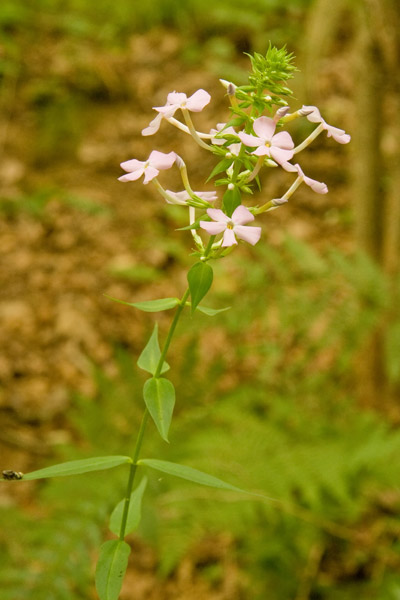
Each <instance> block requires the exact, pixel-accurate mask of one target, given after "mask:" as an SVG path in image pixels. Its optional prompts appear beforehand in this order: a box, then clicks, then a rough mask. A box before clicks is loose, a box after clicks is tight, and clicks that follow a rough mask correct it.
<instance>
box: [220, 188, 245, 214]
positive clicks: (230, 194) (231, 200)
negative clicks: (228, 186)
mask: <svg viewBox="0 0 400 600" xmlns="http://www.w3.org/2000/svg"><path fill="white" fill-rule="evenodd" d="M241 203H242V198H241V195H240V191H239V189H238V188H237V187H235V188H233V190H226V192H225V194H224V197H223V198H222V210H223V211H224V212H225V213H226V214H227V215H228V217H231V216H232V213H233V211H234V210H235V208H237V207H238V206H240V204H241Z"/></svg>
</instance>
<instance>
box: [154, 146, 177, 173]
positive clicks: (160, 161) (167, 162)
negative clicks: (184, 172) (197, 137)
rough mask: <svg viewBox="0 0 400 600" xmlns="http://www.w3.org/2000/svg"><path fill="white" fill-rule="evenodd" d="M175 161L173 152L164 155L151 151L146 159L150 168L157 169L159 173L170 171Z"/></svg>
mask: <svg viewBox="0 0 400 600" xmlns="http://www.w3.org/2000/svg"><path fill="white" fill-rule="evenodd" d="M175 160H176V154H175V152H168V154H165V153H164V152H159V151H158V150H153V152H152V153H151V154H150V156H149V158H148V161H149V163H150V164H151V166H152V167H155V168H156V169H159V170H160V171H161V170H163V169H170V168H171V167H172V165H173V164H174V162H175Z"/></svg>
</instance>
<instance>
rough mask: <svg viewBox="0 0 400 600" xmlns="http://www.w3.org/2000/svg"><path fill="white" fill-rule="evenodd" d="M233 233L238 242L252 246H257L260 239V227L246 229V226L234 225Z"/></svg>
mask: <svg viewBox="0 0 400 600" xmlns="http://www.w3.org/2000/svg"><path fill="white" fill-rule="evenodd" d="M234 232H235V235H237V237H238V238H239V239H240V240H244V241H245V242H248V243H249V244H251V245H252V246H254V245H255V244H257V242H258V241H259V239H260V237H261V227H247V226H246V225H235V227H234Z"/></svg>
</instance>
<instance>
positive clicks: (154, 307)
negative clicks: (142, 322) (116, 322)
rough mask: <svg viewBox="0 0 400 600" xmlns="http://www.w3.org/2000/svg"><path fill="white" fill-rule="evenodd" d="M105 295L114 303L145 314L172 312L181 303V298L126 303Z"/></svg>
mask: <svg viewBox="0 0 400 600" xmlns="http://www.w3.org/2000/svg"><path fill="white" fill-rule="evenodd" d="M104 295H105V297H106V298H109V299H110V300H114V302H119V303H120V304H126V306H133V308H138V309H139V310H143V311H144V312H160V311H161V310H170V309H171V308H175V306H178V304H179V302H180V300H179V298H161V299H160V300H147V301H145V302H124V301H123V300H117V298H113V297H112V296H107V294H104Z"/></svg>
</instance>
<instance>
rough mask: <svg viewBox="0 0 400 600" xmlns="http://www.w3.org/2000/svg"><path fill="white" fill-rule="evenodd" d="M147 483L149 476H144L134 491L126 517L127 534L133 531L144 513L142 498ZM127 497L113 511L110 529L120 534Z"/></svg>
mask: <svg viewBox="0 0 400 600" xmlns="http://www.w3.org/2000/svg"><path fill="white" fill-rule="evenodd" d="M146 485H147V477H143V479H142V481H141V482H140V483H139V485H138V487H137V488H136V489H135V490H134V491H133V492H132V494H131V500H130V503H129V510H128V517H127V519H126V527H125V535H128V533H132V531H134V530H135V529H136V528H137V526H138V525H139V523H140V517H141V515H142V498H143V494H144V491H145V489H146ZM124 506H125V499H124V500H121V502H118V504H117V506H116V507H115V508H114V510H113V511H112V513H111V517H110V531H112V532H113V533H115V535H119V532H120V530H121V523H122V515H123V513H124Z"/></svg>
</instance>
